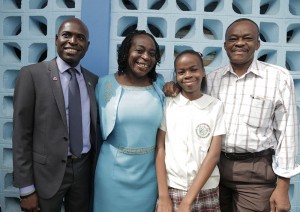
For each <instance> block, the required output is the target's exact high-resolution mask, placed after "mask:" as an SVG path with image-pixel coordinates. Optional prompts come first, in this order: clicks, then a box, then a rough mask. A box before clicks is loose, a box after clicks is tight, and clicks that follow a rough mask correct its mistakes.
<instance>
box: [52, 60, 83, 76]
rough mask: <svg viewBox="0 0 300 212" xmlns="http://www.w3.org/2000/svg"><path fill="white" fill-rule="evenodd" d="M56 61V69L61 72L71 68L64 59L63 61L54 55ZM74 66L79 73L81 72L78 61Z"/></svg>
mask: <svg viewBox="0 0 300 212" xmlns="http://www.w3.org/2000/svg"><path fill="white" fill-rule="evenodd" d="M56 63H57V67H58V70H59V72H60V73H61V74H62V73H64V72H65V71H67V70H68V69H69V68H71V66H70V65H69V64H68V63H66V62H65V61H63V60H62V59H61V58H60V57H59V56H57V57H56ZM74 68H75V69H76V71H77V72H78V73H79V74H81V68H80V63H79V64H78V65H77V66H75V67H74Z"/></svg>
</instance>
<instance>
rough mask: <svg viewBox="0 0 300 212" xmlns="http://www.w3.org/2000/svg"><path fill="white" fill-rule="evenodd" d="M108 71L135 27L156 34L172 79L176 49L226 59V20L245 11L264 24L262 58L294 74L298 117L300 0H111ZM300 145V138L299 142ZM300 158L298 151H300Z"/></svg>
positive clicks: (297, 187)
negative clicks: (123, 42) (122, 43)
mask: <svg viewBox="0 0 300 212" xmlns="http://www.w3.org/2000/svg"><path fill="white" fill-rule="evenodd" d="M111 8H112V11H111V23H113V24H111V30H110V33H111V34H110V37H111V43H110V61H109V72H110V73H115V72H116V71H117V69H118V64H117V49H118V46H119V45H120V44H121V42H122V40H123V39H124V37H125V35H126V34H127V33H128V32H130V31H131V30H134V29H139V30H142V29H143V30H146V31H147V32H150V33H152V34H153V35H154V37H155V38H156V40H157V42H158V44H159V46H160V51H161V53H162V60H161V65H160V66H159V67H157V69H158V72H160V73H162V74H163V75H164V77H165V79H166V81H169V80H170V79H172V76H173V61H174V59H175V56H176V54H178V53H179V52H181V51H183V50H186V49H194V50H196V51H200V52H202V54H203V56H204V64H205V69H206V72H207V73H209V72H210V71H212V70H214V69H216V68H217V67H219V66H222V65H225V64H227V63H228V58H227V55H226V52H225V51H224V49H223V42H224V37H225V36H224V34H225V31H226V28H227V26H228V25H229V24H230V23H231V22H232V21H234V20H236V19H238V18H242V17H246V18H250V19H252V20H254V21H255V22H256V23H257V24H258V26H259V27H260V31H261V35H260V39H261V47H260V49H259V50H258V51H257V52H256V56H257V58H259V60H262V61H265V62H269V63H272V64H276V65H279V66H282V67H285V68H287V69H288V70H289V71H290V73H291V75H292V76H293V79H294V83H295V90H296V99H297V105H298V116H299V121H300V108H299V107H300V26H299V25H300V24H299V23H300V1H299V0H243V1H241V0H217V1H216V0H203V1H199V0H177V1H167V0H131V1H127V0H118V1H112V5H111ZM299 151H300V142H299ZM298 158H299V159H298V162H300V153H299V156H298ZM289 194H290V198H291V203H292V210H291V211H293V212H300V201H299V200H300V196H299V194H300V177H299V175H298V176H296V177H294V178H292V184H291V188H290V191H289Z"/></svg>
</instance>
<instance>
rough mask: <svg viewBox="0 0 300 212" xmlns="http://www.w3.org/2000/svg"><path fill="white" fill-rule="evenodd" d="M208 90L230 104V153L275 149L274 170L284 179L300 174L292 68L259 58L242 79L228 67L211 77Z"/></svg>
mask: <svg viewBox="0 0 300 212" xmlns="http://www.w3.org/2000/svg"><path fill="white" fill-rule="evenodd" d="M207 83H208V89H207V91H208V92H207V93H208V94H209V95H211V96H214V97H216V98H218V99H220V100H221V101H222V102H223V103H224V108H225V123H226V129H227V133H226V138H225V139H224V140H223V142H222V151H224V152H229V153H230V152H235V153H243V152H259V151H262V150H265V149H268V148H273V149H274V150H275V155H274V156H273V164H272V166H273V169H274V172H275V173H276V174H277V175H279V176H282V177H288V178H289V177H292V176H294V175H296V174H298V173H300V166H299V165H297V162H296V158H297V149H298V139H299V137H298V130H299V129H298V128H299V124H298V119H297V107H296V101H295V91H294V84H293V79H292V77H291V75H290V74H289V71H288V70H286V69H284V68H282V67H279V66H275V65H271V64H268V63H264V62H260V61H257V60H254V61H253V63H252V64H251V66H250V67H249V69H248V71H247V73H246V74H244V75H243V76H241V77H238V76H237V75H236V74H235V73H234V72H233V70H232V67H231V65H227V66H224V67H221V68H219V69H217V70H216V71H214V72H211V73H210V74H208V75H207Z"/></svg>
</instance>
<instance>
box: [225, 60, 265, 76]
mask: <svg viewBox="0 0 300 212" xmlns="http://www.w3.org/2000/svg"><path fill="white" fill-rule="evenodd" d="M227 73H228V74H234V75H235V73H234V71H233V69H232V66H231V65H230V64H229V65H228V66H227V67H226V68H225V69H224V70H223V73H222V76H225V75H226V74H227ZM248 73H253V74H255V75H257V76H259V77H263V75H262V73H261V69H260V68H259V63H258V61H257V60H253V61H252V63H251V65H250V66H249V68H248V70H247V73H246V74H248ZM246 74H245V75H246Z"/></svg>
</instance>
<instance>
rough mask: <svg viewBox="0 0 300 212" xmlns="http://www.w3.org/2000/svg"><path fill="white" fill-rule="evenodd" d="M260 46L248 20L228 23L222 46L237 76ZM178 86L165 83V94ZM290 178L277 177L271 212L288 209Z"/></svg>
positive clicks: (172, 94)
mask: <svg viewBox="0 0 300 212" xmlns="http://www.w3.org/2000/svg"><path fill="white" fill-rule="evenodd" d="M259 47H260V41H259V29H258V28H257V26H256V25H255V24H254V23H252V22H251V21H249V20H242V21H238V22H235V23H233V24H232V25H230V26H229V27H228V29H227V31H226V34H225V42H224V48H225V50H226V53H227V55H228V58H229V60H230V64H231V66H232V69H233V71H234V72H235V73H236V75H237V76H238V77H241V76H243V75H244V74H245V73H246V72H247V70H248V68H249V67H250V65H251V63H252V62H253V60H254V53H255V51H256V50H258V49H259ZM178 89H179V88H178V86H177V85H176V84H175V83H174V82H168V83H166V85H165V87H164V93H165V94H166V96H176V95H177V94H178V93H179V91H178ZM289 186H290V179H289V178H284V177H280V176H279V177H278V180H277V185H276V188H275V189H274V191H273V193H272V195H271V197H270V208H271V211H272V212H279V211H280V212H285V211H289V209H290V207H291V204H290V200H289V195H288V190H289Z"/></svg>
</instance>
